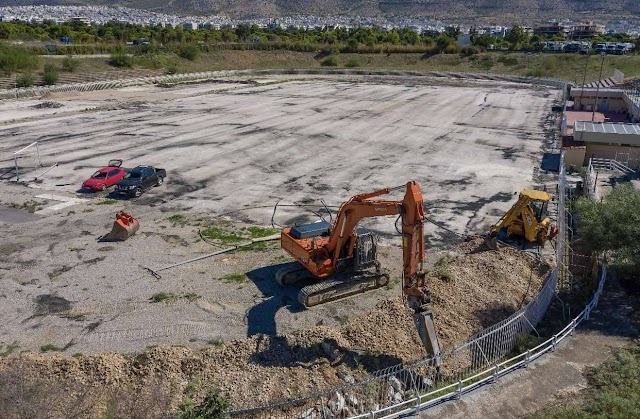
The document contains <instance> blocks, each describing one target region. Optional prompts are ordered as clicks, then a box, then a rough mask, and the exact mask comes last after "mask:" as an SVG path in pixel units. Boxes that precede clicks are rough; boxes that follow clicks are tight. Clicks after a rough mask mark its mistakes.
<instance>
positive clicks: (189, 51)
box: [178, 45, 200, 61]
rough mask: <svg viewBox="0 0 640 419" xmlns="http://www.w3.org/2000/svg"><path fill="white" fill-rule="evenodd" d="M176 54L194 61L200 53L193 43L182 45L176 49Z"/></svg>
mask: <svg viewBox="0 0 640 419" xmlns="http://www.w3.org/2000/svg"><path fill="white" fill-rule="evenodd" d="M178 55H179V56H180V58H184V59H185V60H189V61H195V60H196V58H198V56H199V55H200V49H198V47H197V46H195V45H183V46H181V47H180V49H179V50H178Z"/></svg>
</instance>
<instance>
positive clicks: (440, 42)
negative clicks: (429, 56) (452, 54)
mask: <svg viewBox="0 0 640 419" xmlns="http://www.w3.org/2000/svg"><path fill="white" fill-rule="evenodd" d="M454 42H456V41H455V39H453V38H451V37H449V36H447V35H445V34H441V35H440V36H439V37H438V39H436V45H437V46H438V52H443V51H444V50H445V49H447V47H448V46H449V45H451V44H453V43H454Z"/></svg>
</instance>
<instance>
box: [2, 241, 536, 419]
mask: <svg viewBox="0 0 640 419" xmlns="http://www.w3.org/2000/svg"><path fill="white" fill-rule="evenodd" d="M451 255H454V256H452V257H451V258H450V259H451V260H450V262H449V263H448V264H447V268H446V269H447V270H448V271H449V272H450V274H451V277H450V279H447V280H443V279H439V278H435V277H433V278H432V279H431V284H432V288H433V289H434V291H435V293H436V294H437V295H438V296H439V297H438V298H437V299H436V300H435V301H434V302H433V305H432V306H433V307H432V308H433V312H434V317H435V322H436V324H437V327H438V334H439V338H440V342H441V344H442V346H443V347H444V348H445V349H449V348H451V347H452V346H453V345H454V344H457V343H461V342H462V341H463V340H465V339H466V338H467V337H468V336H470V335H472V334H473V333H475V332H477V331H479V330H481V329H482V328H484V327H486V326H487V325H489V324H493V323H495V322H496V321H498V320H500V319H502V318H504V317H505V316H507V315H508V314H510V313H512V312H513V311H515V310H516V309H518V308H519V307H520V306H521V305H522V304H526V303H527V302H528V301H529V300H530V298H531V297H532V296H534V295H536V294H537V292H538V290H539V289H540V286H541V284H542V283H543V281H544V278H545V276H546V273H547V271H548V266H546V265H543V264H539V263H537V262H535V261H534V259H532V258H530V257H528V256H525V255H523V254H522V253H521V252H519V251H517V250H514V249H511V248H504V249H500V250H498V251H486V250H483V247H482V241H481V240H474V241H471V242H468V243H464V244H462V245H461V246H460V247H459V248H458V249H457V252H455V253H451ZM523 273H530V274H529V275H528V276H527V275H523ZM63 313H64V311H61V312H59V313H58V314H63ZM324 342H331V343H332V344H333V345H336V346H337V347H338V348H339V356H338V357H337V359H329V358H328V357H327V356H326V355H325V354H324V352H323V350H322V344H323V343H324ZM422 355H423V351H422V349H421V345H420V342H419V339H418V337H417V333H416V331H415V328H414V325H413V322H412V320H411V316H410V310H408V309H407V308H406V307H405V306H404V305H403V303H402V300H401V299H400V298H393V299H389V300H385V301H382V302H381V303H379V304H378V305H377V306H376V308H374V309H373V310H370V311H369V312H368V313H367V314H365V315H363V316H359V317H356V318H354V319H352V320H349V321H347V322H346V323H345V324H344V325H342V326H339V327H326V326H316V327H312V328H309V329H306V330H301V331H296V332H294V333H291V334H289V335H285V336H266V335H255V336H252V337H251V338H248V339H243V340H237V341H231V342H216V343H214V346H213V347H211V348H208V349H202V350H192V349H189V348H186V347H159V348H153V349H149V350H147V351H145V352H144V353H142V354H140V355H137V356H135V357H127V356H125V355H117V354H98V355H88V356H78V357H72V358H65V357H51V356H49V355H44V354H43V355H36V354H23V355H21V356H19V357H10V358H3V359H2V360H1V361H0V362H1V363H2V364H0V365H2V367H0V370H2V369H7V370H11V369H18V370H20V371H21V372H22V377H23V379H25V380H36V379H46V380H54V381H56V380H61V379H62V380H64V381H65V382H66V383H67V385H73V384H77V383H80V384H82V385H88V386H90V387H94V386H97V385H99V386H101V387H102V388H101V392H98V391H97V392H96V394H94V395H92V396H91V397H96V398H97V399H96V400H100V398H101V397H102V398H104V397H107V395H108V394H109V392H110V391H113V389H112V387H117V386H125V387H131V388H134V389H135V391H136V392H140V391H142V389H143V388H144V387H145V386H147V385H149V383H150V382H151V381H153V380H154V379H157V380H158V381H157V382H155V383H154V386H162V387H163V388H165V389H166V394H171V396H170V399H171V402H170V403H169V405H171V406H172V407H173V408H175V407H176V406H177V405H178V404H179V402H180V400H181V399H182V397H184V393H183V391H177V390H180V389H181V385H182V387H183V388H182V390H185V388H186V387H185V385H184V383H189V382H193V381H194V380H197V381H198V382H200V383H206V384H205V385H203V386H202V387H201V388H200V389H199V391H198V392H197V394H196V397H201V396H202V395H203V394H204V392H206V390H207V389H208V388H209V387H210V386H215V387H218V388H220V389H221V390H222V392H223V394H224V395H225V396H227V397H228V398H229V399H230V400H231V401H232V405H233V406H235V407H240V406H243V405H251V404H260V403H267V402H272V401H276V400H282V399H287V398H291V397H298V396H304V395H306V394H309V393H312V392H315V391H318V390H321V389H325V388H330V387H332V386H337V385H340V384H341V383H342V382H341V380H340V378H339V375H338V372H339V371H340V372H341V373H346V374H348V375H351V376H353V377H354V378H356V379H362V378H365V377H366V376H367V374H368V373H370V372H373V371H376V370H378V369H380V368H384V367H387V366H391V365H395V364H397V363H400V362H405V361H411V360H414V359H417V358H419V357H421V356H422ZM282 383H286V385H284V386H283V385H282ZM162 393H163V394H165V392H164V391H162ZM66 402H69V399H67V400H66ZM98 405H99V403H98ZM60 408H61V409H64V408H63V406H62V405H61V407H60Z"/></svg>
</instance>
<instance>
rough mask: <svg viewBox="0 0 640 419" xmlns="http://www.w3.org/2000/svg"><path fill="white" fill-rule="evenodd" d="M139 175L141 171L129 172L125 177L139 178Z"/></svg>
mask: <svg viewBox="0 0 640 419" xmlns="http://www.w3.org/2000/svg"><path fill="white" fill-rule="evenodd" d="M141 175H142V173H140V172H129V173H127V175H126V176H125V179H139V178H140V177H141Z"/></svg>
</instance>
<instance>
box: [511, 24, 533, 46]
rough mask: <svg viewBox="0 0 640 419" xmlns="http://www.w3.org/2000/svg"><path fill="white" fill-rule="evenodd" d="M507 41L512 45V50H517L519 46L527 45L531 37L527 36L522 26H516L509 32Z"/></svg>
mask: <svg viewBox="0 0 640 419" xmlns="http://www.w3.org/2000/svg"><path fill="white" fill-rule="evenodd" d="M505 39H506V40H507V41H508V42H509V44H510V45H511V49H516V48H517V47H518V45H520V44H524V43H527V41H528V39H529V35H527V33H526V32H525V30H524V29H523V28H522V26H520V25H514V26H513V28H511V30H510V31H509V32H507V35H506V36H505Z"/></svg>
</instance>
